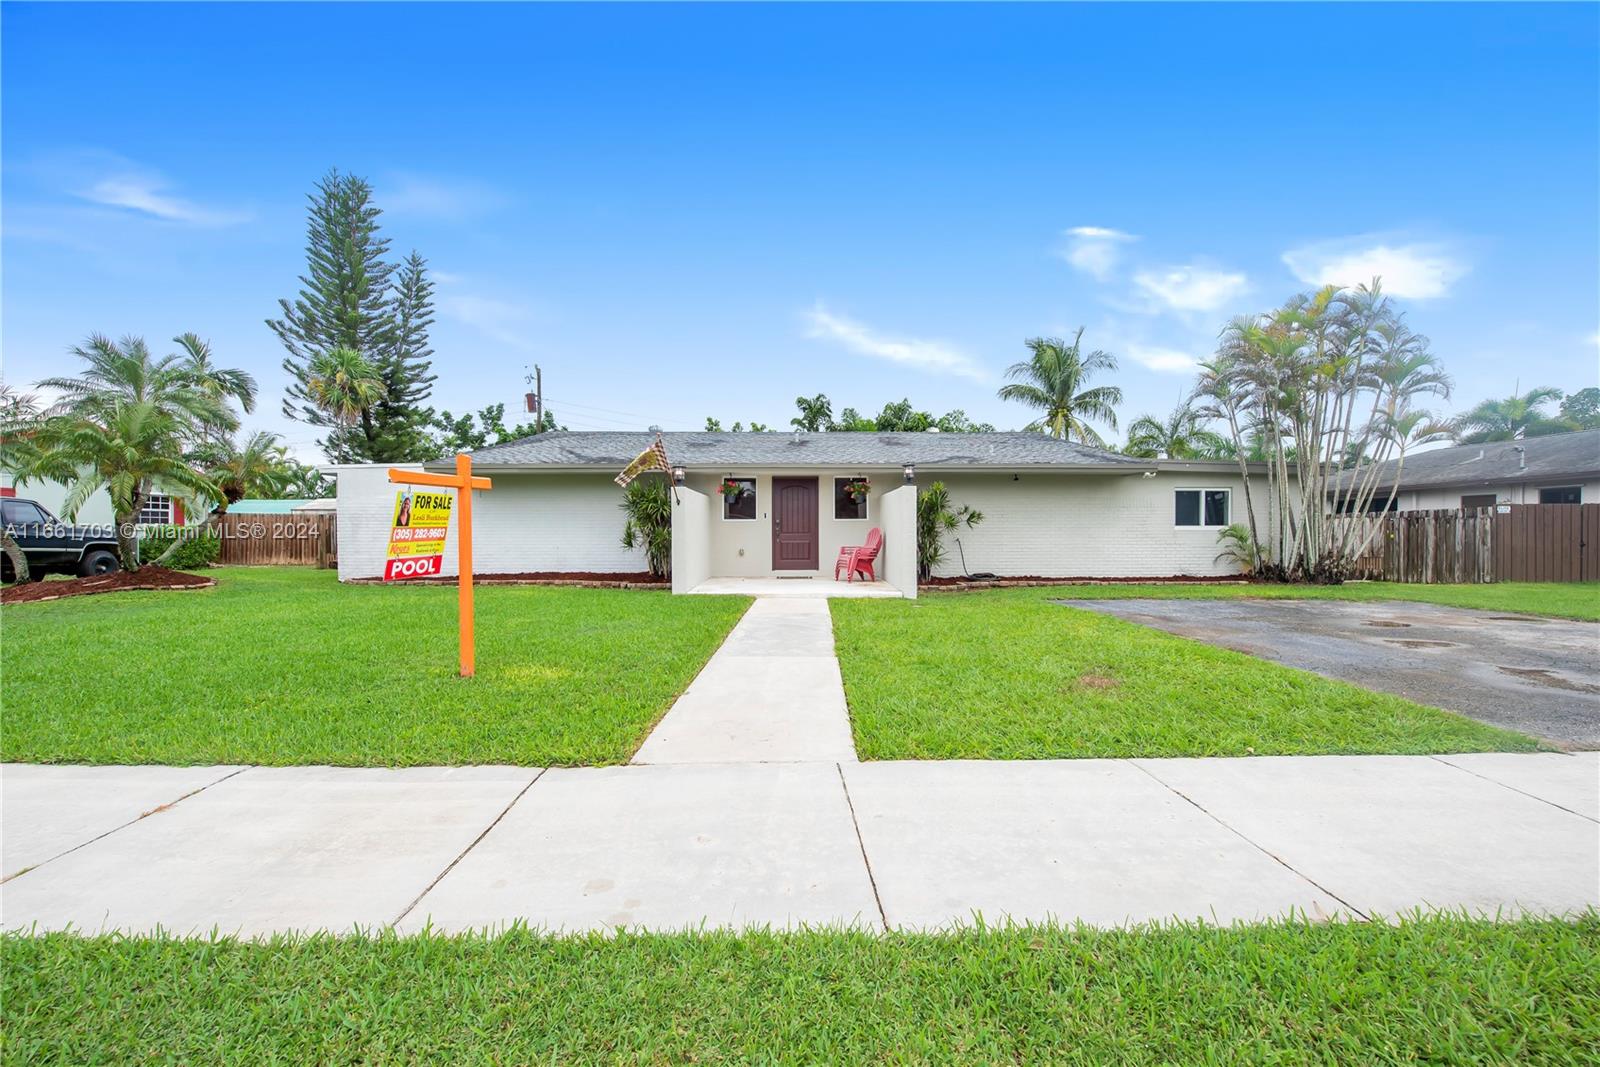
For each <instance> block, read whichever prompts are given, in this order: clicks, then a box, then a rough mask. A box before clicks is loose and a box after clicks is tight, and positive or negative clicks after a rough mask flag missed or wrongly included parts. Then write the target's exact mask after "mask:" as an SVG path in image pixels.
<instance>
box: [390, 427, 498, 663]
mask: <svg viewBox="0 0 1600 1067" xmlns="http://www.w3.org/2000/svg"><path fill="white" fill-rule="evenodd" d="M389 480H390V481H391V482H399V483H401V484H404V485H433V486H438V487H440V488H442V489H454V490H456V491H457V493H458V496H459V499H460V501H461V507H460V508H459V509H458V510H459V511H460V512H461V525H460V526H459V527H457V533H456V548H457V551H456V558H457V561H458V565H457V568H456V589H457V590H458V597H457V602H458V605H459V610H460V621H459V625H458V627H457V628H458V629H459V630H460V634H461V677H463V678H471V677H472V672H473V668H474V666H475V664H474V654H473V652H474V648H475V645H474V643H473V635H472V491H473V490H474V489H492V488H493V486H492V485H491V483H490V481H489V479H487V478H474V477H473V476H472V457H471V456H467V455H460V456H457V457H456V472H455V473H454V474H428V473H425V472H423V471H403V470H399V469H398V468H395V467H390V468H389Z"/></svg>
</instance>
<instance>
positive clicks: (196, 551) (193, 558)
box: [139, 526, 222, 571]
mask: <svg viewBox="0 0 1600 1067" xmlns="http://www.w3.org/2000/svg"><path fill="white" fill-rule="evenodd" d="M202 530H203V527H200V526H152V527H147V528H146V529H144V530H141V531H140V533H139V561H140V562H141V563H152V562H154V561H155V560H156V559H157V558H158V557H160V555H161V553H163V552H165V551H166V550H167V547H168V546H169V545H171V544H172V541H173V538H175V537H181V538H182V539H183V542H184V543H183V545H182V546H180V547H179V549H178V550H177V551H176V552H174V553H173V554H172V558H170V559H168V560H167V562H166V563H165V564H164V566H168V567H171V568H173V569H174V570H180V571H192V570H196V569H198V568H201V567H209V566H211V565H212V564H213V563H215V562H216V561H217V556H218V555H220V554H221V552H222V539H221V538H220V537H218V536H217V535H216V532H215V531H207V532H202Z"/></svg>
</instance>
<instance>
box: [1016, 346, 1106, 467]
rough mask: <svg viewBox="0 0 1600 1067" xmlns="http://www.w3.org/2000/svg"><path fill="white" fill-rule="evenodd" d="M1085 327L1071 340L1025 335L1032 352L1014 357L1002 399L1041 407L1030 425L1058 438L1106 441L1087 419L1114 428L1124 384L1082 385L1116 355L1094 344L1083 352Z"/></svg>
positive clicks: (1102, 444)
mask: <svg viewBox="0 0 1600 1067" xmlns="http://www.w3.org/2000/svg"><path fill="white" fill-rule="evenodd" d="M1082 341H1083V328H1082V327H1081V326H1080V327H1079V328H1078V332H1077V334H1075V335H1074V336H1073V338H1072V343H1071V344H1067V343H1066V342H1065V341H1063V340H1062V339H1061V338H1059V337H1032V338H1029V339H1028V341H1027V345H1028V348H1029V349H1031V350H1032V352H1033V358H1032V359H1030V360H1028V361H1027V362H1024V363H1013V364H1012V365H1011V366H1010V367H1008V368H1006V377H1007V378H1012V379H1015V380H1014V381H1013V382H1012V383H1011V384H1010V385H1003V386H1001V387H1000V391H999V393H998V396H999V397H1000V399H1001V400H1016V401H1019V402H1021V403H1023V404H1026V405H1028V406H1029V407H1031V408H1036V409H1038V410H1039V411H1042V412H1044V414H1043V416H1042V417H1041V418H1039V419H1038V420H1037V421H1036V422H1033V423H1030V424H1029V425H1028V427H1027V429H1029V430H1043V431H1045V432H1046V433H1048V434H1050V436H1052V437H1054V438H1056V439H1057V440H1076V441H1079V442H1081V443H1083V444H1087V445H1094V446H1096V447H1099V448H1104V447H1105V441H1104V440H1103V439H1102V438H1101V437H1100V435H1099V434H1098V433H1096V432H1095V430H1094V428H1093V427H1091V426H1090V425H1089V421H1090V420H1094V421H1097V422H1103V423H1105V424H1106V425H1107V426H1109V427H1110V428H1111V429H1113V430H1115V429H1116V428H1117V412H1116V406H1117V405H1118V404H1120V403H1122V390H1121V389H1118V388H1117V387H1116V386H1114V385H1098V386H1094V387H1093V388H1084V386H1085V383H1087V382H1088V380H1089V379H1090V378H1091V377H1093V376H1094V374H1095V372H1096V371H1114V370H1116V369H1117V359H1116V357H1115V356H1113V355H1111V354H1110V353H1109V352H1101V351H1100V350H1099V349H1096V350H1095V351H1093V352H1090V353H1089V354H1088V355H1087V356H1085V355H1083V354H1082V352H1081V351H1080V348H1079V346H1080V344H1081V342H1082Z"/></svg>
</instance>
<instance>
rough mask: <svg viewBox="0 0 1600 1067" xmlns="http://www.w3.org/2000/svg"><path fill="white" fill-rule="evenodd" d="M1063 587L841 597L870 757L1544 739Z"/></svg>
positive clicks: (845, 655) (1355, 749) (847, 665)
mask: <svg viewBox="0 0 1600 1067" xmlns="http://www.w3.org/2000/svg"><path fill="white" fill-rule="evenodd" d="M1078 593H1079V590H1078V589H1076V588H1074V589H1073V590H1072V591H1071V595H1072V596H1077V595H1078ZM1061 595H1063V594H1062V591H1061V590H1060V589H1037V588H1034V589H1026V588H1025V589H1003V590H994V591H988V592H981V593H948V594H937V595H932V596H925V597H922V598H920V599H918V600H913V601H907V600H832V601H829V603H830V605H831V607H832V611H833V628H834V635H835V639H836V643H837V647H838V652H839V665H840V669H841V671H842V672H843V674H844V685H845V693H846V695H847V697H848V698H849V702H850V717H851V722H852V726H853V728H854V730H855V739H856V751H857V752H858V753H859V754H860V756H861V758H862V759H1047V758H1054V757H1084V756H1244V755H1252V754H1258V755H1266V754H1311V753H1426V752H1468V751H1531V750H1534V749H1537V748H1538V747H1539V743H1538V742H1537V741H1535V740H1534V739H1532V738H1529V737H1525V736H1523V735H1521V734H1517V733H1512V732H1510V731H1506V730H1500V729H1496V728H1495V727H1492V726H1485V725H1482V724H1480V723H1477V722H1474V721H1472V720H1470V719H1466V718H1462V717H1461V716H1459V715H1454V714H1451V713H1449V712H1445V711H1440V710H1438V709H1435V708H1427V707H1423V706H1421V705H1419V704H1413V703H1411V702H1410V701H1407V700H1403V699H1401V698H1400V697H1396V696H1390V695H1388V694H1384V693H1375V692H1371V691H1369V690H1366V689H1361V688H1358V687H1356V686H1353V685H1347V684H1345V683H1344V682H1337V681H1333V680H1330V679H1326V678H1322V677H1320V676H1318V675H1315V674H1310V673H1307V672H1305V671H1298V670H1294V669H1292V668H1289V667H1283V666H1279V665H1278V664H1275V663H1268V662H1266V661H1265V660H1259V659H1256V658H1254V657H1251V656H1246V655H1242V654H1240V653H1237V652H1230V651H1228V650H1227V649H1222V648H1214V647H1212V646H1210V645H1205V644H1201V643H1199V642H1196V641H1189V640H1186V639H1184V638H1181V637H1174V636H1172V635H1170V634H1165V633H1162V632H1160V631H1158V630H1153V629H1150V628H1148V627H1145V626H1138V625H1135V624H1134V623H1130V622H1124V621H1122V620H1120V619H1114V618H1109V617H1107V616H1104V615H1100V614H1097V613H1095V612H1091V611H1084V610H1080V609H1075V608H1069V607H1063V606H1061V605H1058V604H1051V603H1048V602H1047V601H1048V598H1050V597H1058V596H1061Z"/></svg>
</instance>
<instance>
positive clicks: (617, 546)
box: [337, 465, 646, 580]
mask: <svg viewBox="0 0 1600 1067" xmlns="http://www.w3.org/2000/svg"><path fill="white" fill-rule="evenodd" d="M408 469H420V468H408ZM337 473H338V475H339V578H340V579H341V580H344V579H348V578H376V577H380V576H382V574H383V562H384V557H385V553H386V552H387V549H388V541H389V525H390V522H391V521H392V519H393V512H394V494H395V491H396V490H397V489H398V488H399V487H398V486H396V485H392V484H390V482H389V480H388V467H387V466H380V465H374V466H351V467H340V468H337ZM474 473H480V474H487V475H488V476H489V477H490V478H491V479H493V482H494V487H493V488H492V489H487V490H475V491H474V492H473V497H472V521H473V531H474V544H473V551H474V553H475V560H474V570H475V571H476V572H477V573H478V574H513V573H518V572H523V571H597V572H603V573H622V572H638V571H643V570H645V569H646V564H645V559H644V553H643V552H642V551H640V550H638V549H633V550H629V549H625V548H623V547H622V524H623V514H622V508H621V506H620V505H621V504H622V490H621V489H619V488H618V487H617V485H616V483H615V482H613V481H612V480H611V478H612V476H611V475H609V474H599V473H593V474H591V473H563V472H551V473H549V474H503V473H496V472H495V471H493V470H487V471H478V472H474ZM458 506H459V505H458ZM459 529H460V520H459V518H452V519H451V521H450V536H449V538H448V539H447V540H446V542H445V553H444V573H445V574H447V575H453V574H455V573H456V572H457V566H456V537H457V536H458V534H459Z"/></svg>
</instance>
